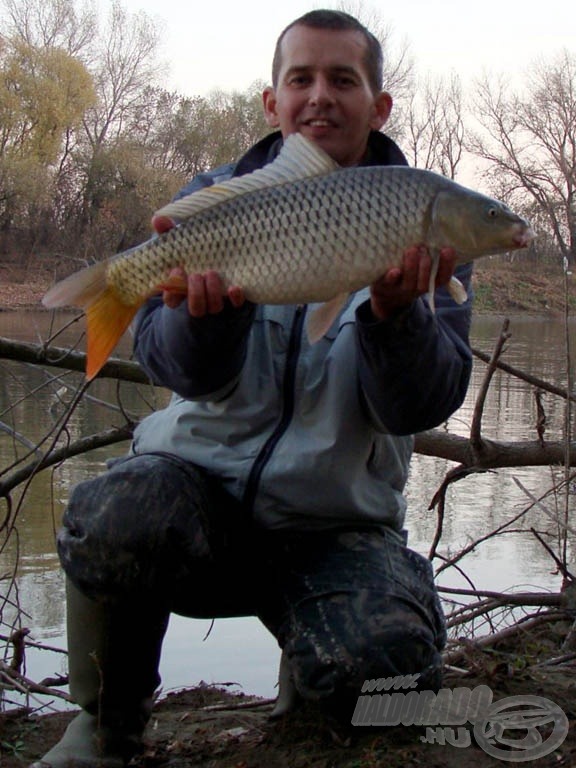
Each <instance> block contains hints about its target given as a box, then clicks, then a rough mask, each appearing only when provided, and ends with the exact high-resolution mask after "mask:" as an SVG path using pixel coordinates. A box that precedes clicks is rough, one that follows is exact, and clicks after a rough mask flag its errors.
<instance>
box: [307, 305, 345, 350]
mask: <svg viewBox="0 0 576 768" xmlns="http://www.w3.org/2000/svg"><path fill="white" fill-rule="evenodd" d="M347 300H348V294H347V293H340V294H338V295H337V296H334V298H333V299H330V301H326V302H325V303H324V304H321V305H320V306H319V307H317V308H316V309H315V310H314V311H313V312H312V313H311V315H310V317H309V318H308V322H307V324H306V333H307V334H308V341H309V342H310V344H315V343H316V342H317V341H319V340H320V339H321V338H322V336H325V335H326V333H327V332H328V330H329V328H330V326H331V325H332V323H333V322H334V320H336V318H337V317H338V314H339V313H340V310H341V309H342V307H343V306H344V304H345V303H346V301H347Z"/></svg>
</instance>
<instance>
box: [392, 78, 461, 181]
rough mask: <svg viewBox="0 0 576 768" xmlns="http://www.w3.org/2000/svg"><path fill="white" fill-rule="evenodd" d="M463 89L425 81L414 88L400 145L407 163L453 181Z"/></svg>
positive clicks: (456, 83) (452, 83) (456, 82)
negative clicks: (435, 172)
mask: <svg viewBox="0 0 576 768" xmlns="http://www.w3.org/2000/svg"><path fill="white" fill-rule="evenodd" d="M463 111H464V110H463V104H462V87H461V84H460V79H459V78H458V76H457V75H452V77H451V78H450V79H449V80H446V79H444V78H436V79H432V78H430V77H429V78H427V79H426V80H425V81H424V82H423V83H421V84H420V85H419V87H418V88H417V89H416V91H415V93H414V96H413V97H412V100H411V102H410V106H409V108H408V110H407V112H406V118H405V125H404V131H403V135H402V138H403V146H404V149H405V151H406V153H407V154H408V157H409V160H410V162H411V163H412V164H413V165H415V166H417V167H418V168H425V169H427V170H434V171H437V172H438V173H442V174H443V175H444V176H447V177H448V178H450V179H454V178H456V173H457V171H458V166H459V164H460V161H461V160H462V156H463V152H464V135H465V127H464V120H463V117H462V114H463Z"/></svg>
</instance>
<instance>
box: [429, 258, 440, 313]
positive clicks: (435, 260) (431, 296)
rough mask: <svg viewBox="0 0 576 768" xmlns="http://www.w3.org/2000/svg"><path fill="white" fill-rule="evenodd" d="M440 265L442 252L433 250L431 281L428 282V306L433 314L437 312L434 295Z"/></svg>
mask: <svg viewBox="0 0 576 768" xmlns="http://www.w3.org/2000/svg"><path fill="white" fill-rule="evenodd" d="M439 264H440V252H439V251H437V250H436V249H433V250H432V265H431V268H430V280H429V281H428V304H429V305H430V309H431V310H432V312H435V311H436V303H435V301H434V294H435V292H436V276H437V275H438V265H439Z"/></svg>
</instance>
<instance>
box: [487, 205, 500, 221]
mask: <svg viewBox="0 0 576 768" xmlns="http://www.w3.org/2000/svg"><path fill="white" fill-rule="evenodd" d="M487 214H488V218H489V219H495V218H496V217H497V216H498V208H496V207H495V206H491V207H490V208H488V211H487Z"/></svg>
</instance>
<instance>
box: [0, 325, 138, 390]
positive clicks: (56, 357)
mask: <svg viewBox="0 0 576 768" xmlns="http://www.w3.org/2000/svg"><path fill="white" fill-rule="evenodd" d="M0 358H5V359H6V360H16V361H18V362H20V363H32V364H33V365H43V366H47V367H52V368H66V369H67V370H70V371H80V372H81V373H84V372H85V370H86V355H85V354H84V352H75V351H73V350H70V349H65V348H62V347H52V346H46V345H45V344H31V343H28V342H25V341H12V340H11V339H6V338H4V337H1V336H0ZM98 378H101V379H105V378H108V379H118V380H120V381H132V382H134V383H136V384H149V383H150V379H149V378H148V377H147V376H146V374H145V373H144V371H143V370H142V369H141V368H140V366H139V365H138V364H137V363H132V362H130V361H129V360H120V359H119V358H110V359H109V360H108V362H107V363H106V364H105V365H104V367H103V368H102V370H101V371H100V373H99V374H98Z"/></svg>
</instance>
